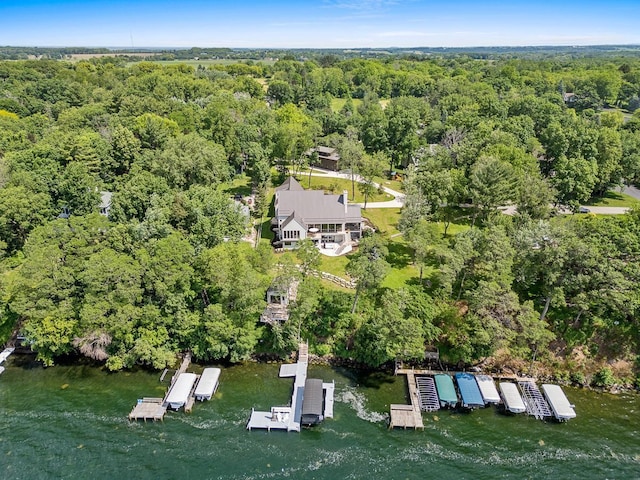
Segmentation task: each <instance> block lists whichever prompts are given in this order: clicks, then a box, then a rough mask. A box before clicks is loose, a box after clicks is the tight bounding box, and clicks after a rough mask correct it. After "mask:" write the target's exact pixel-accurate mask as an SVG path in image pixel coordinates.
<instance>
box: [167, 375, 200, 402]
mask: <svg viewBox="0 0 640 480" xmlns="http://www.w3.org/2000/svg"><path fill="white" fill-rule="evenodd" d="M196 379H197V376H196V374H195V373H181V374H180V375H179V376H178V378H177V379H176V381H175V383H174V384H173V386H172V387H171V390H170V391H169V394H168V395H167V399H166V403H167V404H168V405H169V406H170V407H171V408H173V409H174V410H178V409H179V408H180V407H184V405H185V404H186V403H187V400H189V395H190V394H191V389H192V388H193V384H194V383H196Z"/></svg>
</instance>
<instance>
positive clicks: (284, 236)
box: [280, 219, 307, 248]
mask: <svg viewBox="0 0 640 480" xmlns="http://www.w3.org/2000/svg"><path fill="white" fill-rule="evenodd" d="M280 232H281V236H280V240H282V246H283V247H284V248H294V247H295V246H296V244H297V243H298V242H299V241H300V240H303V239H305V238H306V236H307V231H306V229H305V228H304V226H302V225H300V224H299V223H298V222H297V221H296V220H295V219H292V220H291V221H290V222H289V223H288V224H287V225H286V226H284V227H282V228H281V229H280Z"/></svg>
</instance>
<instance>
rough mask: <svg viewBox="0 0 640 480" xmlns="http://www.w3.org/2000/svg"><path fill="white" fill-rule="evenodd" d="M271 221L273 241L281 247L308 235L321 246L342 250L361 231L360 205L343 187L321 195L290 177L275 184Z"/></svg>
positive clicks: (344, 251)
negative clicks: (335, 192) (350, 199)
mask: <svg viewBox="0 0 640 480" xmlns="http://www.w3.org/2000/svg"><path fill="white" fill-rule="evenodd" d="M273 224H274V229H275V232H276V236H277V240H276V241H277V242H278V245H279V246H281V247H282V248H285V249H290V248H295V247H296V244H297V243H298V242H299V241H300V240H303V239H305V238H310V239H311V240H312V241H313V243H314V244H315V245H316V246H318V247H319V248H321V249H325V250H336V251H337V250H339V249H342V250H341V251H340V253H346V252H347V251H348V250H347V248H346V247H350V246H351V244H352V243H353V242H357V241H358V240H359V239H360V236H361V234H362V215H361V211H360V206H359V205H354V204H350V203H349V201H348V193H347V191H346V190H345V191H344V192H343V193H342V194H341V195H325V193H324V192H323V191H320V190H305V189H304V188H302V186H301V185H300V183H298V181H297V180H296V179H295V178H293V177H289V178H288V179H287V180H286V181H285V182H284V183H283V184H282V185H280V186H279V187H277V188H276V195H275V217H274V219H273ZM349 250H350V248H349Z"/></svg>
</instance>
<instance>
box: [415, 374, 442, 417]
mask: <svg viewBox="0 0 640 480" xmlns="http://www.w3.org/2000/svg"><path fill="white" fill-rule="evenodd" d="M416 384H417V385H418V398H419V400H420V409H421V410H423V411H425V412H435V411H436V410H439V409H440V399H439V398H438V392H437V391H436V384H435V381H434V380H433V377H422V376H416Z"/></svg>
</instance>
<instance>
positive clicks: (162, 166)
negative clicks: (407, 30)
mask: <svg viewBox="0 0 640 480" xmlns="http://www.w3.org/2000/svg"><path fill="white" fill-rule="evenodd" d="M639 107H640V60H638V59H636V58H634V57H633V56H612V55H610V56H594V57H585V58H572V59H568V58H565V57H557V58H555V57H551V58H546V59H532V58H513V55H509V57H508V58H507V57H504V58H501V57H499V56H494V57H493V58H491V59H483V58H472V57H471V56H469V55H453V56H439V55H429V56H426V57H424V58H423V59H416V58H414V57H413V56H412V57H399V56H389V58H386V59H362V58H348V59H341V58H339V57H338V56H336V55H321V56H318V58H315V59H307V60H304V61H299V60H295V59H293V58H291V59H281V60H278V61H276V62H275V63H269V64H265V63H261V62H254V61H249V62H241V63H234V64H228V63H221V64H214V65H207V66H202V65H201V66H198V67H195V68H194V67H191V66H188V65H185V64H177V63H176V64H170V65H161V64H158V63H151V62H145V61H142V62H133V63H125V61H124V60H123V59H117V58H113V57H106V58H97V59H92V60H88V61H79V62H75V63H71V62H66V61H54V60H44V59H41V60H19V61H4V62H0V259H1V263H0V337H1V339H2V340H6V339H8V338H9V337H10V336H11V335H12V334H13V335H15V334H16V333H19V334H20V335H22V336H24V338H25V341H26V342H27V343H29V344H30V345H31V346H32V348H33V349H34V350H35V351H37V352H38V356H39V358H40V359H41V360H42V361H43V362H44V363H45V364H52V363H53V362H54V361H55V360H56V358H59V357H60V356H64V355H68V354H76V355H77V354H79V355H83V356H86V357H89V358H92V359H94V360H97V361H100V362H106V366H107V367H108V368H109V369H112V370H118V369H122V368H130V367H132V366H134V365H137V364H142V365H150V366H153V367H155V368H162V367H164V366H165V365H167V364H170V363H172V362H173V361H174V358H175V354H176V352H179V351H183V350H187V349H188V350H191V351H192V352H193V354H194V356H195V357H196V358H197V359H200V360H202V361H213V360H223V361H231V362H237V361H242V360H246V359H248V358H250V357H251V356H252V355H254V354H256V353H262V352H265V353H276V354H281V355H286V354H287V353H288V352H289V351H291V350H292V349H293V348H295V344H296V341H297V340H298V338H304V339H308V340H309V342H310V348H311V351H312V352H314V353H316V354H318V355H333V356H335V357H339V358H347V359H352V360H354V361H357V362H360V363H362V364H365V365H369V366H373V367H376V366H379V365H382V364H384V363H386V362H389V361H392V360H393V359H395V358H398V357H399V358H402V359H404V360H407V361H412V360H413V361H420V359H422V358H424V352H425V349H432V348H438V349H439V352H440V356H441V358H442V359H443V360H444V361H447V362H449V363H452V364H461V365H462V364H466V365H469V364H475V363H478V362H484V363H485V364H486V365H488V366H493V367H495V368H499V367H501V366H504V365H507V364H510V365H518V363H517V362H518V361H520V362H521V364H520V365H521V366H522V365H528V364H529V362H530V361H531V360H532V359H534V358H535V359H536V362H538V364H540V365H546V366H549V367H550V368H552V369H553V371H554V373H555V374H556V375H557V376H559V377H563V376H565V377H566V378H567V379H568V378H569V375H571V380H573V381H575V382H578V383H584V382H587V381H591V380H592V381H593V382H594V383H598V384H602V385H609V384H611V383H612V382H614V381H616V382H618V381H622V382H625V383H628V384H630V383H634V382H635V381H636V379H637V378H638V377H637V375H638V371H639V370H640V357H639V356H638V354H639V353H640V323H639V315H640V281H639V280H640V210H637V209H632V210H631V212H630V213H629V214H626V215H620V216H609V217H606V218H605V217H600V216H598V217H596V216H593V215H583V216H579V215H566V216H565V215H561V216H554V211H555V209H554V208H553V207H559V206H563V207H566V208H568V209H570V210H572V211H574V212H577V211H578V209H579V207H580V205H581V204H585V203H587V202H589V200H590V199H592V198H594V197H601V196H603V195H605V194H606V193H607V192H608V191H609V190H611V189H614V188H616V187H618V186H620V185H622V184H634V183H636V182H640V110H639ZM318 144H326V145H331V146H334V147H337V148H338V150H339V151H340V153H341V155H342V157H343V160H344V162H345V163H346V165H347V166H348V168H349V169H350V170H351V171H353V172H358V173H360V174H361V175H362V177H363V178H370V179H374V178H380V177H381V176H382V175H383V174H384V171H386V172H387V173H388V172H389V171H399V172H401V173H402V175H403V185H402V188H403V189H404V193H405V194H406V204H405V207H404V208H403V209H402V212H401V215H400V216H399V218H398V221H397V228H398V229H399V231H400V232H401V234H402V235H401V236H397V237H395V238H393V239H391V238H389V237H385V236H382V235H380V234H372V235H371V236H368V237H367V238H365V239H363V241H362V242H361V245H360V247H359V248H358V250H357V251H356V252H355V253H353V254H351V255H350V256H349V261H348V264H347V265H346V268H345V272H344V274H345V276H346V275H347V274H348V275H350V276H351V277H352V278H353V279H354V280H355V281H356V284H357V288H356V289H355V290H353V291H351V290H345V289H339V288H335V287H332V286H330V285H328V284H325V283H322V282H321V281H320V280H318V279H317V278H315V277H314V276H312V275H310V274H309V269H311V268H317V266H318V258H317V255H315V254H314V252H313V251H312V250H313V249H311V250H310V249H309V248H307V247H308V245H303V247H302V248H300V249H299V251H297V252H296V253H295V254H294V255H291V254H274V252H273V250H272V248H271V246H270V244H269V241H268V239H267V238H266V237H265V238H263V239H262V240H261V241H258V242H256V243H255V245H252V244H251V243H249V242H246V241H244V240H243V238H244V237H246V236H247V235H248V234H249V233H250V230H251V228H252V227H251V225H250V223H255V224H260V223H261V222H262V221H264V219H266V218H268V212H269V204H270V202H271V199H272V195H273V193H272V192H273V186H274V185H277V184H278V182H279V181H282V180H283V179H284V178H285V175H287V174H288V172H290V171H294V172H302V171H304V170H305V169H306V168H308V167H309V162H310V161H313V157H309V156H307V155H305V154H304V152H306V151H308V149H309V148H310V147H312V146H314V145H318ZM366 186H367V185H364V187H363V188H362V190H363V192H366V191H367V190H366V188H365V187H366ZM103 191H108V192H112V193H113V197H112V205H111V211H110V215H109V217H108V218H107V217H105V216H103V215H100V214H99V213H98V205H99V203H100V192H103ZM239 191H241V192H242V193H245V194H247V193H253V195H254V196H255V205H252V207H253V212H252V215H253V218H254V220H253V221H252V222H249V221H248V220H247V218H246V217H245V216H244V215H243V213H242V210H241V209H240V207H239V206H238V205H237V204H236V203H234V202H233V201H232V197H233V194H234V193H237V192H239ZM505 205H516V206H517V213H516V214H515V215H513V216H508V215H502V214H501V213H500V211H499V208H498V207H502V206H505ZM63 209H65V210H64V211H65V212H69V213H70V215H62V216H60V213H61V212H62V211H63ZM65 217H68V218H65ZM374 223H375V222H374ZM400 244H401V245H402V247H403V248H405V249H406V250H407V251H409V252H410V256H411V263H412V268H413V272H415V275H414V276H413V277H412V278H410V279H409V280H408V281H406V282H404V283H403V284H402V285H399V286H397V287H394V288H390V287H388V286H383V280H384V278H385V276H386V275H387V274H388V272H389V271H390V269H393V268H394V258H393V257H394V255H397V252H398V245H400ZM296 264H297V266H296ZM294 277H295V278H297V279H298V281H300V284H299V288H298V297H297V301H296V302H295V304H294V305H293V306H292V310H291V319H290V320H289V322H288V323H286V324H284V325H282V326H273V327H272V326H268V325H263V324H260V323H259V322H258V318H259V316H260V312H261V311H262V309H263V308H264V305H265V300H264V298H265V292H266V289H267V287H268V286H269V285H270V284H272V283H274V282H275V283H278V282H280V283H287V282H290V281H291V280H292V279H293V278H294ZM521 368H525V367H521ZM616 377H618V378H616Z"/></svg>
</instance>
